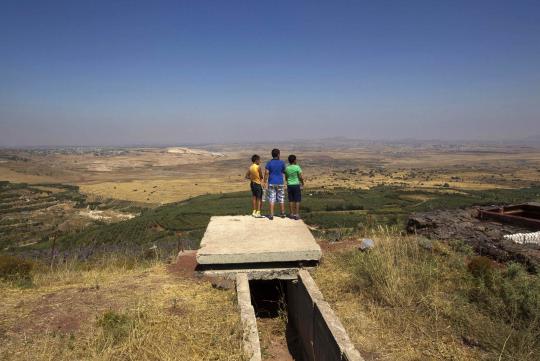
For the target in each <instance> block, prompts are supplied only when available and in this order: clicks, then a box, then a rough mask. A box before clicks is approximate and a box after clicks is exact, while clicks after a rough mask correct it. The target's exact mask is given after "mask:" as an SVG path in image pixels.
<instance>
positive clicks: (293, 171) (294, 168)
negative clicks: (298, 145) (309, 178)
mask: <svg viewBox="0 0 540 361" xmlns="http://www.w3.org/2000/svg"><path fill="white" fill-rule="evenodd" d="M285 179H287V195H288V196H289V207H290V210H291V215H290V217H291V218H292V219H295V220H299V219H300V202H301V201H302V191H301V188H300V184H301V185H302V187H303V186H304V178H303V177H302V168H300V166H299V165H297V164H296V156H295V155H294V154H291V155H289V165H288V166H287V168H285Z"/></svg>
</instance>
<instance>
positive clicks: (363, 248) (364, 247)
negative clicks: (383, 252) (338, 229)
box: [358, 238, 375, 252]
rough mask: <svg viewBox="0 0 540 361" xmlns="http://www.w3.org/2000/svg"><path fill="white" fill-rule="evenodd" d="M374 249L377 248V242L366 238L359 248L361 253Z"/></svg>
mask: <svg viewBox="0 0 540 361" xmlns="http://www.w3.org/2000/svg"><path fill="white" fill-rule="evenodd" d="M373 247H375V241H373V240H372V239H369V238H366V239H363V240H362V242H360V246H358V249H359V250H360V251H363V252H365V251H368V250H370V249H372V248H373Z"/></svg>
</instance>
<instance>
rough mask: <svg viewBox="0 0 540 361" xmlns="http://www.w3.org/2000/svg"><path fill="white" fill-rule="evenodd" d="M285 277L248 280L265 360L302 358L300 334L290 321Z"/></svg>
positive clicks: (298, 359)
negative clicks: (281, 278) (283, 278)
mask: <svg viewBox="0 0 540 361" xmlns="http://www.w3.org/2000/svg"><path fill="white" fill-rule="evenodd" d="M288 282H291V281H285V280H260V281H259V280H253V281H249V288H250V292H251V303H252V305H253V308H254V309H255V316H256V317H257V327H258V328H259V336H260V341H261V352H262V358H263V360H280V361H289V360H291V361H292V360H294V361H303V357H302V354H303V353H302V352H301V350H300V348H299V347H301V346H300V345H301V343H300V340H299V338H298V333H297V332H296V330H295V329H294V328H293V327H291V325H290V323H289V322H288V316H287V315H288V309H287V283H288Z"/></svg>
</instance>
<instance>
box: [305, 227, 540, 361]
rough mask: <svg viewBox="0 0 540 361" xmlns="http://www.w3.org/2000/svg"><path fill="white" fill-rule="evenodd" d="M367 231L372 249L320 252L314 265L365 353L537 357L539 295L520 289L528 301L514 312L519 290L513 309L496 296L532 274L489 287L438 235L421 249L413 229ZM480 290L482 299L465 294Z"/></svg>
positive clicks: (453, 357)
mask: <svg viewBox="0 0 540 361" xmlns="http://www.w3.org/2000/svg"><path fill="white" fill-rule="evenodd" d="M373 238H374V239H375V240H376V247H375V249H373V250H372V251H369V252H367V253H363V252H359V251H356V250H354V251H351V250H349V251H341V252H337V253H333V254H326V256H325V259H324V262H323V264H322V266H321V267H319V269H317V271H316V272H315V278H316V281H317V283H318V284H319V287H320V288H321V290H322V292H323V293H324V295H325V296H326V297H327V299H328V300H329V302H330V303H331V304H332V306H333V307H334V309H335V310H336V312H337V313H338V315H339V316H340V318H341V320H342V322H343V323H344V325H345V327H346V328H347V330H348V332H349V334H350V336H351V338H352V340H353V342H354V343H355V344H356V345H357V347H358V349H359V350H361V352H363V353H364V356H365V358H366V360H516V361H517V360H531V361H533V360H538V352H539V351H540V344H539V342H538V337H539V336H540V334H539V332H540V331H539V330H540V327H539V320H538V315H540V309H535V307H536V308H537V307H538V305H540V303H538V297H539V295H538V294H536V295H535V294H534V293H535V292H536V291H534V289H532V290H519V292H523V293H522V294H525V295H526V297H529V298H531V299H530V300H525V301H526V302H530V304H532V305H533V306H532V311H533V312H532V313H531V316H530V317H529V318H527V317H523V316H521V317H522V318H521V319H520V316H519V315H518V313H519V311H518V309H519V308H520V304H519V303H518V302H521V301H518V299H519V297H520V296H521V294H519V295H518V294H514V295H513V296H512V297H514V296H515V298H516V299H515V300H513V301H515V302H516V303H515V310H513V309H512V307H505V306H506V305H505V304H501V299H499V293H505V292H508V293H509V294H510V292H515V289H514V288H512V287H515V288H516V289H519V288H520V287H528V286H525V285H526V284H527V283H526V282H524V281H527V280H530V278H529V277H537V276H530V275H526V274H521V275H520V276H519V277H520V278H516V279H515V283H514V284H513V285H512V287H510V288H507V289H504V287H502V286H501V287H502V288H501V289H499V288H497V287H499V286H497V287H495V288H494V291H493V292H492V293H490V292H491V291H490V292H487V291H486V287H485V286H484V285H483V284H480V283H479V282H478V280H476V279H474V277H473V276H472V275H471V274H470V273H469V272H468V271H467V267H466V264H467V257H466V256H465V255H464V254H462V253H460V252H456V251H454V250H452V249H450V248H449V247H448V246H446V245H444V244H442V243H439V242H434V243H432V244H431V246H432V249H431V250H426V249H424V248H422V247H420V246H419V243H418V241H417V240H416V239H415V238H414V237H400V236H396V235H392V234H389V233H387V232H379V233H377V234H374V235H373ZM494 272H495V271H494ZM497 272H498V271H497ZM501 272H502V271H501ZM498 280H499V281H498V283H499V284H500V283H502V280H503V279H502V278H499V279H498ZM532 282H536V283H530V284H529V285H531V284H533V285H536V287H538V285H539V283H538V280H536V281H534V280H533V281H532ZM536 289H540V288H536ZM479 291H481V292H480V293H482V292H483V293H482V297H485V302H473V301H471V295H473V294H476V293H477V292H479ZM501 297H502V296H501ZM512 297H510V299H512ZM535 297H536V299H535ZM513 301H512V300H511V302H513ZM535 302H536V303H535ZM510 304H511V305H514V304H512V303H510ZM506 311H508V312H506ZM514 311H515V312H514ZM509 320H511V321H509Z"/></svg>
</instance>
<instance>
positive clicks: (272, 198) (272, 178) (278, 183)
mask: <svg viewBox="0 0 540 361" xmlns="http://www.w3.org/2000/svg"><path fill="white" fill-rule="evenodd" d="M279 153H280V152H279V149H272V160H271V161H269V162H268V163H266V167H265V168H266V169H265V171H264V184H265V186H266V187H267V189H268V190H267V192H266V194H267V196H268V202H269V203H270V215H269V216H268V219H270V220H272V219H274V205H275V203H276V202H279V206H280V207H281V218H285V191H284V187H285V186H284V182H283V174H284V173H285V162H284V161H282V160H280V159H279Z"/></svg>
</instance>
